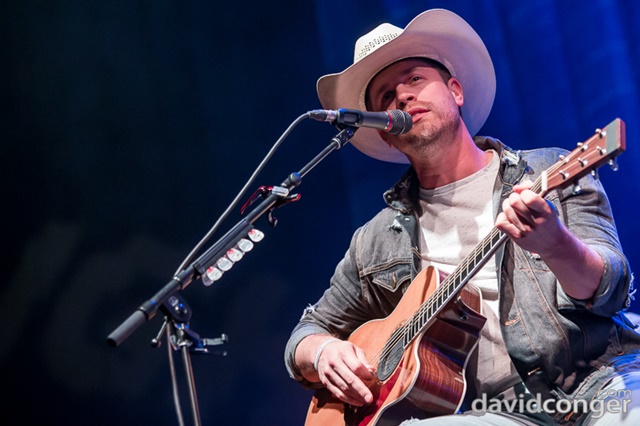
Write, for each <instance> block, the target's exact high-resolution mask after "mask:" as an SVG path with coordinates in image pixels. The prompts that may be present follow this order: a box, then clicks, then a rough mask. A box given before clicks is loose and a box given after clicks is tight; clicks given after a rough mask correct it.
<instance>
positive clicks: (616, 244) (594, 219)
mask: <svg viewBox="0 0 640 426" xmlns="http://www.w3.org/2000/svg"><path fill="white" fill-rule="evenodd" d="M579 185H580V188H581V189H580V192H579V193H578V194H575V193H574V191H573V189H574V188H572V187H569V188H567V189H565V190H563V191H562V192H561V194H560V199H561V203H560V204H561V207H560V208H561V209H562V213H561V214H562V215H563V216H564V220H565V223H566V225H567V227H568V228H569V230H570V231H571V232H572V233H573V234H574V235H576V236H577V237H578V238H580V239H581V240H582V241H583V242H585V243H586V244H588V245H589V246H590V247H591V248H592V249H594V250H595V251H596V252H597V253H598V254H599V255H600V256H601V257H602V260H603V261H604V273H603V275H602V279H601V280H600V284H599V285H598V288H597V290H596V292H595V295H594V296H593V297H592V298H591V299H588V300H578V299H574V298H572V297H570V296H569V295H566V294H564V295H563V296H564V297H566V298H567V300H569V301H570V302H571V303H572V304H573V305H574V306H575V307H576V308H578V309H581V308H582V309H587V310H589V311H591V312H592V313H594V314H596V315H601V316H607V317H609V316H612V315H614V314H615V313H617V312H619V311H620V310H622V309H624V308H627V307H628V306H629V303H630V299H629V298H630V296H629V291H630V289H631V286H632V279H633V275H632V273H631V270H630V265H629V262H628V260H627V258H626V257H625V255H624V254H623V252H622V248H621V245H620V240H619V237H618V232H617V230H616V225H615V221H614V219H613V213H612V210H611V206H610V204H609V199H608V197H607V195H606V193H605V191H604V188H603V186H602V183H601V182H600V180H599V179H597V178H596V177H593V176H592V175H590V174H589V175H587V176H585V177H583V178H582V179H580V180H579ZM559 287H560V286H559ZM560 291H562V290H560Z"/></svg>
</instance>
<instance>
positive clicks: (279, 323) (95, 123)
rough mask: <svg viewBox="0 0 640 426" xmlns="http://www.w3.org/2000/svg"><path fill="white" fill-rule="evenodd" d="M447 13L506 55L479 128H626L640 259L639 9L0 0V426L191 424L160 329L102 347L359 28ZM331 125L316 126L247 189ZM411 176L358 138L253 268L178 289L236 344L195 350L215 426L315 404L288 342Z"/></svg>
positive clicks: (619, 213)
mask: <svg viewBox="0 0 640 426" xmlns="http://www.w3.org/2000/svg"><path fill="white" fill-rule="evenodd" d="M433 7H446V8H449V9H451V10H453V11H454V12H456V13H458V14H460V15H461V16H462V17H464V18H465V19H466V20H467V21H468V22H469V23H470V24H471V25H472V26H473V27H475V28H476V29H477V31H478V33H479V34H480V35H481V37H482V38H483V39H484V41H485V43H486V45H487V48H488V49H489V52H490V53H491V55H492V57H493V60H494V64H495V68H496V73H497V77H498V92H497V98H496V101H495V105H494V108H493V111H492V114H491V116H490V117H489V120H488V121H487V122H486V124H485V126H484V128H483V129H482V131H481V132H480V133H481V134H487V135H492V136H495V137H497V138H499V139H501V140H502V141H504V142H505V143H507V144H509V145H511V146H512V147H514V148H517V149H526V148H531V147H540V146H560V147H564V148H568V149H571V148H573V147H574V146H575V144H576V142H578V141H581V140H584V139H587V138H588V137H589V136H591V135H592V134H593V131H594V129H595V128H597V127H602V126H605V125H606V124H607V123H609V122H610V121H612V120H613V119H615V118H616V117H619V118H622V119H623V120H625V121H626V124H627V141H628V142H627V144H628V147H627V152H626V153H624V154H623V155H622V156H621V157H620V158H619V164H620V170H619V171H618V172H617V173H613V172H612V171H611V170H608V169H604V168H603V169H602V170H601V173H600V175H601V179H602V181H603V182H604V185H605V187H606V188H607V190H608V193H609V196H610V199H611V203H612V205H613V209H614V214H615V218H616V220H617V224H618V231H619V234H620V238H621V240H622V243H623V246H624V248H625V250H626V253H627V255H628V257H629V258H630V260H631V263H632V265H633V266H634V268H636V269H637V268H640V253H639V252H638V246H637V244H636V241H637V240H638V237H640V221H638V217H637V216H636V214H637V211H636V205H637V204H638V199H639V198H640V186H638V185H637V184H634V183H633V182H638V180H639V179H638V173H640V172H639V170H640V168H638V167H636V166H635V163H636V160H640V155H639V154H638V152H639V151H638V149H637V143H638V140H639V139H640V138H639V136H640V129H639V127H638V124H639V123H638V116H639V114H638V113H639V111H640V108H639V103H640V93H639V88H638V82H639V81H640V75H639V73H640V50H639V49H640V47H639V45H638V44H639V43H640V26H639V25H638V22H640V3H639V2H633V1H623V0H619V1H614V0H611V1H603V0H600V1H596V0H587V1H584V0H580V1H578V0H572V1H550V0H536V1H527V2H514V1H508V0H466V1H462V0H459V1H456V0H449V1H425V0H423V1H408V0H406V1H403V0H376V1H374V0H366V1H364V0H355V1H349V2H346V1H336V0H322V1H316V2H311V1H291V0H289V1H281V0H275V1H270V2H263V1H255V0H249V1H244V2H223V3H220V2H207V1H180V0H176V1H173V0H172V1H169V0H157V1H149V0H135V1H112V2H71V1H63V0H47V1H43V0H40V1H37V0H22V1H18V0H13V1H11V0H9V1H4V2H2V5H1V6H0V28H2V30H0V31H2V38H1V39H2V42H1V43H0V53H1V54H0V57H1V58H2V62H1V63H2V65H1V69H2V78H0V87H1V89H2V107H3V108H2V111H3V112H2V115H1V116H0V128H1V129H2V143H1V145H0V153H1V155H0V162H1V163H0V174H1V176H2V180H1V181H2V189H3V194H4V195H3V197H2V199H3V201H4V204H3V208H2V213H1V214H2V217H3V220H2V229H3V231H2V242H3V256H2V257H1V258H0V262H2V266H3V270H4V271H5V273H4V274H3V277H2V286H1V288H0V312H2V322H1V333H0V335H1V336H2V339H1V340H2V343H1V344H0V365H1V366H2V371H1V375H0V376H1V377H2V384H3V385H2V386H3V391H4V392H3V394H4V395H5V397H3V398H2V403H1V405H2V410H0V412H1V413H2V414H0V419H2V420H1V422H2V423H3V424H16V425H17V424H25V425H26V424H30V425H32V424H50V423H51V424H65V425H87V424H91V425H113V424H118V425H152V424H161V425H171V424H177V420H176V414H175V413H176V409H175V407H174V405H173V401H172V389H171V380H170V370H169V365H170V363H169V360H168V355H167V345H166V344H163V345H162V346H161V347H160V348H159V349H153V348H151V346H150V342H151V339H152V338H153V337H154V336H155V334H156V333H157V332H158V330H159V328H160V326H161V323H162V318H161V317H162V316H161V315H157V316H156V317H155V318H154V319H152V320H151V321H149V322H147V323H145V324H144V325H143V326H142V327H140V328H139V329H138V330H136V332H135V333H134V334H133V335H132V336H130V337H129V338H128V339H127V340H126V341H125V342H124V343H123V344H122V345H121V346H119V347H117V348H111V347H109V346H108V345H107V344H106V336H107V335H108V334H109V333H110V332H111V331H112V330H113V329H115V328H116V327H117V326H118V325H119V324H120V323H121V322H122V321H124V320H125V319H126V318H127V317H128V316H129V314H131V313H132V312H133V311H134V310H135V309H136V308H137V307H138V306H139V305H140V304H141V303H142V302H143V301H145V300H147V299H148V298H150V297H151V296H152V295H153V294H154V293H155V292H156V291H158V290H159V289H160V288H162V287H163V286H164V285H165V284H166V283H167V282H169V280H170V279H171V277H172V275H173V273H174V272H175V270H176V268H177V267H178V265H180V263H181V262H182V260H183V259H184V258H185V257H186V256H187V254H188V253H189V251H190V250H191V249H192V248H193V247H194V246H195V244H196V243H197V242H198V241H199V240H200V238H201V237H202V236H204V234H205V233H206V232H207V231H208V229H209V228H210V227H211V226H212V225H213V223H214V222H215V221H216V219H217V218H218V217H220V215H221V214H222V212H223V211H224V210H225V209H226V207H227V206H228V205H229V203H230V202H231V201H232V199H233V198H234V196H235V195H236V194H237V193H238V191H239V190H240V188H241V187H242V185H243V184H244V182H246V180H247V179H248V178H249V176H250V175H251V173H252V172H253V170H254V169H255V167H256V166H257V165H258V163H259V162H260V160H261V159H262V158H263V156H264V155H265V154H266V153H267V151H268V150H269V149H270V147H271V146H272V144H273V143H274V142H275V141H276V140H277V139H278V137H279V136H280V135H281V134H282V133H283V132H284V130H285V129H286V128H287V127H288V126H289V124H290V123H291V122H292V121H293V120H294V119H295V118H296V117H298V116H299V115H301V114H303V113H305V112H306V111H309V110H311V109H316V108H319V107H320V105H319V103H318V101H317V98H316V94H315V82H316V80H317V79H318V77H320V76H321V75H323V74H326V73H329V72H337V71H341V70H342V69H344V68H345V67H347V66H348V65H349V64H350V63H351V61H352V55H353V45H354V43H355V40H356V39H357V38H358V37H359V36H360V35H361V34H363V33H365V32H367V31H369V30H370V29H372V28H373V27H375V26H377V25H378V24H380V23H382V22H391V23H393V24H395V25H397V26H400V27H404V26H405V25H406V24H407V23H408V22H409V21H410V20H411V19H412V18H413V17H414V16H415V15H417V14H418V13H420V12H422V11H423V10H426V9H429V8H433ZM334 134H335V129H334V128H333V127H331V126H330V125H329V124H325V123H318V122H311V121H309V120H306V121H304V122H303V123H301V124H300V125H299V126H298V127H297V128H296V129H295V130H294V131H293V132H292V133H291V135H290V136H289V137H288V138H287V139H286V140H285V142H284V144H283V145H282V146H281V148H280V149H279V150H278V151H277V152H276V154H275V155H274V157H273V159H272V160H271V161H270V162H269V163H268V165H267V167H266V168H265V170H264V171H263V173H261V174H260V175H259V177H258V179H257V180H256V182H255V184H254V185H253V186H252V188H251V189H252V191H253V189H255V188H256V187H257V186H259V185H277V184H279V183H281V182H282V181H283V180H284V179H285V178H286V176H287V175H288V174H289V173H291V172H294V171H298V170H299V169H300V168H301V167H302V166H303V165H304V164H306V163H307V162H308V161H309V160H310V159H311V158H312V157H313V156H315V155H316V154H317V153H318V152H319V151H320V150H321V149H322V148H324V147H325V146H326V145H327V144H328V142H329V140H330V138H331V137H332V136H333V135H334ZM404 169H405V167H404V166H401V165H394V164H386V163H381V162H378V161H375V160H373V159H369V158H367V157H365V156H363V155H362V154H360V153H359V152H358V151H356V150H355V149H354V148H353V147H351V146H349V145H347V146H346V147H345V148H343V149H342V150H340V151H338V152H335V153H333V154H331V155H330V156H329V157H328V158H327V159H326V160H324V161H323V162H322V163H320V165H319V166H318V167H317V168H315V169H314V170H313V171H312V172H311V173H309V175H307V176H306V177H305V178H304V179H303V183H302V185H301V186H300V188H299V193H301V194H302V197H301V199H300V201H298V202H296V203H293V204H291V205H286V206H284V207H282V208H280V209H278V210H277V211H276V216H277V217H278V219H279V224H278V225H277V226H276V227H275V228H271V227H270V226H269V225H268V223H267V221H266V218H261V219H260V220H258V221H257V222H256V226H257V227H258V228H259V229H261V230H262V231H264V232H265V234H266V236H265V239H264V241H262V242H261V243H259V244H257V245H256V247H255V248H254V250H253V251H252V252H250V253H249V254H247V256H246V258H245V260H242V261H241V262H240V263H239V264H238V265H236V266H235V267H234V268H233V269H232V270H231V271H230V272H228V273H227V274H225V276H224V277H223V279H221V280H220V281H219V282H217V283H216V284H214V285H213V286H211V287H204V286H203V285H202V283H201V282H193V283H192V284H191V285H190V286H188V287H187V288H186V289H185V290H184V291H183V292H182V293H181V295H182V296H183V297H184V298H185V300H186V301H187V302H188V303H189V305H190V306H191V310H192V313H193V317H192V319H191V328H192V329H193V330H194V331H196V332H197V333H199V334H200V335H201V336H203V337H210V338H214V337H218V336H219V335H220V334H221V333H226V334H228V336H229V343H228V344H227V345H226V348H225V349H226V351H227V352H228V355H227V356H226V357H221V356H216V355H202V354H200V355H194V357H193V371H194V375H195V381H196V389H197V396H198V400H199V403H200V411H201V417H202V421H203V424H205V425H254V424H256V425H278V426H282V425H299V424H301V423H302V422H303V420H304V417H305V413H306V409H307V406H308V403H309V400H310V396H311V394H310V393H309V391H305V390H303V389H302V388H301V387H300V386H298V384H297V383H295V382H294V381H292V380H290V379H289V378H288V376H287V373H286V371H285V368H284V365H283V350H284V346H285V342H286V340H287V338H288V336H289V333H290V331H291V329H292V327H293V326H294V324H295V323H296V321H297V320H298V318H299V317H300V315H301V313H302V310H303V308H304V307H305V306H306V305H307V304H308V303H313V302H315V301H316V300H317V299H318V297H320V295H321V293H322V291H323V290H324V288H325V287H326V286H327V283H328V279H329V277H330V276H331V274H332V272H333V268H334V266H335V264H336V263H337V262H338V261H339V259H340V258H341V257H342V255H343V254H344V252H345V250H346V248H347V245H348V243H349V240H350V237H351V234H352V232H353V231H354V230H355V228H356V227H358V226H360V225H361V224H363V223H364V222H365V221H366V220H367V219H368V218H369V217H370V216H371V215H373V214H374V213H375V212H377V211H378V210H379V209H381V208H382V206H383V202H382V197H381V193H382V192H383V191H384V190H385V189H386V188H388V187H389V186H390V185H392V184H393V183H394V182H395V180H396V179H397V178H398V176H399V175H400V174H401V173H402V172H403V171H404ZM247 197H248V195H247ZM247 197H244V198H243V202H244V201H245V200H246V198H247ZM240 217H241V216H240V215H239V212H238V209H237V208H236V209H235V210H234V211H233V213H232V214H231V215H230V217H229V218H228V219H227V220H226V221H225V222H224V223H223V226H222V227H221V229H220V232H218V233H217V234H216V235H215V236H214V238H213V239H212V240H211V243H213V242H214V241H216V240H217V239H218V238H219V237H220V236H221V235H222V234H223V233H224V232H226V230H228V229H229V228H230V227H231V226H233V225H234V224H235V223H237V222H238V221H239V220H240ZM636 310H638V309H637V306H636V305H632V311H636ZM176 366H177V368H178V369H179V370H178V379H179V381H180V385H181V396H182V402H183V411H184V413H185V416H186V419H187V424H189V421H188V419H189V418H190V417H189V407H188V405H187V399H186V393H185V390H186V387H185V386H184V374H182V370H181V366H180V363H178V362H177V363H176Z"/></svg>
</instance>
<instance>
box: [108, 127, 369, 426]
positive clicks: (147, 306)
mask: <svg viewBox="0 0 640 426" xmlns="http://www.w3.org/2000/svg"><path fill="white" fill-rule="evenodd" d="M338 128H339V129H340V132H339V133H338V134H337V135H335V136H334V137H333V138H331V141H330V143H329V145H327V147H325V148H324V149H323V150H322V151H321V152H320V153H319V154H317V155H316V156H315V157H314V158H313V159H312V160H311V161H309V162H308V163H307V164H306V165H305V166H304V167H303V168H302V169H301V170H300V171H299V172H297V173H296V172H293V173H291V174H290V175H289V176H288V177H287V178H286V179H285V180H284V181H283V182H282V184H281V185H280V186H279V187H274V188H273V190H271V191H270V193H269V195H266V196H265V198H264V200H263V201H262V202H261V203H260V204H259V205H258V206H257V207H256V208H254V209H253V210H252V211H251V212H250V213H248V214H247V215H246V216H245V217H244V218H243V219H242V220H240V221H239V222H238V223H237V224H236V225H235V226H234V227H233V228H231V229H230V230H229V231H228V232H227V233H226V234H225V235H223V236H222V238H220V239H219V240H218V241H217V242H216V243H215V244H213V246H211V247H210V248H209V249H208V250H207V251H206V252H205V253H203V254H202V255H201V256H200V257H199V258H198V259H196V260H195V261H194V262H192V263H191V264H190V265H189V266H187V267H186V268H185V269H183V270H182V271H180V272H179V273H177V274H176V275H175V276H174V277H173V278H172V279H171V281H169V282H168V283H167V284H166V285H165V286H164V287H162V288H161V289H160V290H159V291H158V292H157V293H156V294H154V295H153V296H152V297H151V298H150V299H148V300H146V301H145V302H144V303H142V305H140V307H138V309H137V310H136V311H134V312H133V313H132V314H131V315H130V316H129V317H128V318H127V319H126V320H125V321H123V322H122V323H121V324H120V325H119V326H118V327H117V328H116V329H115V330H113V331H112V332H111V334H109V336H107V343H108V344H109V345H110V346H112V347H116V346H119V345H120V344H121V343H122V342H124V341H125V340H126V339H127V338H128V337H129V336H130V335H131V334H132V333H133V332H134V331H135V330H137V329H138V328H139V327H140V326H142V324H144V323H145V322H147V321H149V320H150V319H152V318H153V317H154V316H155V315H156V313H157V312H158V310H161V311H162V312H163V314H165V322H164V323H163V325H162V328H161V330H160V333H159V334H158V337H156V339H154V340H153V342H152V344H154V345H157V344H158V342H159V339H160V337H161V336H162V334H163V333H164V331H165V330H167V332H168V336H169V339H170V340H171V341H173V342H174V343H173V346H174V347H176V348H177V349H180V350H181V352H182V359H183V363H184V368H185V372H186V374H187V382H188V386H189V391H190V392H189V395H190V400H191V407H192V412H193V417H194V424H195V425H196V426H199V425H200V414H199V409H198V404H197V397H196V392H195V382H194V380H193V371H192V369H191V361H190V358H189V351H188V350H185V348H186V347H190V346H193V345H194V344H195V347H194V348H193V349H192V350H197V349H198V347H200V348H201V349H202V345H201V344H200V343H199V342H198V340H199V339H198V336H197V334H196V333H193V332H192V331H191V330H190V329H189V327H188V319H189V318H190V316H191V310H190V309H188V311H189V315H188V316H185V313H184V312H182V313H181V309H182V307H180V305H183V306H187V305H186V302H184V300H183V299H182V298H181V297H179V296H178V295H177V293H178V292H179V291H181V290H184V289H185V288H186V287H187V286H188V285H189V284H190V283H191V282H192V281H193V280H194V279H198V278H200V277H202V275H203V274H204V273H205V272H206V270H207V269H208V268H209V267H210V266H212V265H213V264H215V263H216V262H217V261H218V259H220V258H222V257H223V256H224V255H225V253H226V252H227V250H229V249H231V248H232V247H234V246H235V245H236V243H237V242H238V241H240V239H241V238H243V237H244V236H246V235H247V234H248V233H249V231H251V230H252V229H253V225H252V224H253V223H254V222H255V221H256V220H257V219H258V218H259V217H260V216H262V215H263V214H264V213H267V212H268V213H269V215H271V213H272V212H273V210H274V209H276V208H278V207H280V206H281V205H283V204H285V203H287V202H288V201H292V198H294V197H295V196H290V195H289V194H290V193H291V190H292V189H294V188H296V187H297V186H299V185H300V184H301V183H302V178H303V177H304V176H306V175H307V174H308V173H309V172H310V171H311V170H312V169H313V168H314V167H315V166H316V165H318V164H319V163H320V162H321V161H322V160H324V159H325V158H326V157H327V156H328V155H329V154H330V153H331V152H333V151H335V150H338V149H340V148H342V147H343V146H344V145H346V144H347V143H348V142H349V140H350V139H351V138H352V137H353V135H354V133H355V132H356V130H357V128H356V127H351V126H338ZM270 223H271V224H272V226H275V223H276V222H275V220H272V218H270ZM176 307H178V308H179V309H176ZM173 336H175V338H173V339H172V337H173ZM210 340H211V339H210ZM214 340H215V339H214ZM218 340H219V343H218V342H216V343H215V344H222V343H224V341H226V340H227V338H226V335H224V334H223V335H222V337H221V338H220V339H218Z"/></svg>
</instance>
